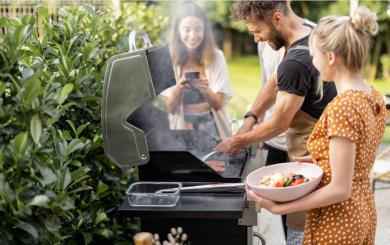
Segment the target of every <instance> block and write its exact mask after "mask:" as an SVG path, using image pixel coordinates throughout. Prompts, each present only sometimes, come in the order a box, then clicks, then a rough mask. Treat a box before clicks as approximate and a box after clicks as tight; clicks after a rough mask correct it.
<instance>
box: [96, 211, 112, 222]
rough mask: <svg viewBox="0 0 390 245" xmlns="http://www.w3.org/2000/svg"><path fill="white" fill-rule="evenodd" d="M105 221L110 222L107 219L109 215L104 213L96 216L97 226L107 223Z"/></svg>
mask: <svg viewBox="0 0 390 245" xmlns="http://www.w3.org/2000/svg"><path fill="white" fill-rule="evenodd" d="M105 220H109V219H108V217H107V214H106V213H104V212H101V213H99V214H98V215H97V216H96V219H95V225H98V224H99V223H100V222H102V221H105Z"/></svg>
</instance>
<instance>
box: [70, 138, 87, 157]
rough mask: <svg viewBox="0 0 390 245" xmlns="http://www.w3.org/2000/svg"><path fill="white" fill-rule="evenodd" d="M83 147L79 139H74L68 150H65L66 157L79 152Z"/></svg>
mask: <svg viewBox="0 0 390 245" xmlns="http://www.w3.org/2000/svg"><path fill="white" fill-rule="evenodd" d="M83 147H84V143H83V142H82V140H80V139H74V140H72V141H71V142H70V143H69V146H68V148H67V149H66V155H67V156H69V155H70V154H71V153H73V152H74V151H76V150H79V149H81V148H83Z"/></svg>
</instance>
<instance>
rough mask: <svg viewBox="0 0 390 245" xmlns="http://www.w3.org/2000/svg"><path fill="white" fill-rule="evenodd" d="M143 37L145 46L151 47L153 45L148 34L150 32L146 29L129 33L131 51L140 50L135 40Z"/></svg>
mask: <svg viewBox="0 0 390 245" xmlns="http://www.w3.org/2000/svg"><path fill="white" fill-rule="evenodd" d="M141 37H142V39H143V40H144V48H151V47H152V46H153V45H152V42H151V41H150V38H149V36H148V33H147V32H146V31H144V30H138V31H132V32H130V34H129V52H134V51H137V50H138V49H137V45H136V44H135V41H136V39H137V38H141Z"/></svg>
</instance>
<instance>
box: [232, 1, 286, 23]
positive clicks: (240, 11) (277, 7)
mask: <svg viewBox="0 0 390 245" xmlns="http://www.w3.org/2000/svg"><path fill="white" fill-rule="evenodd" d="M276 11H280V12H282V13H283V14H287V13H288V8H287V3H286V1H270V0H240V1H238V2H237V3H236V4H235V5H233V6H232V8H231V9H230V17H231V18H232V19H233V20H237V21H245V22H255V21H265V20H267V19H268V17H270V16H271V15H272V14H273V13H275V12H276Z"/></svg>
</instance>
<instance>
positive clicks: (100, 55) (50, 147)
mask: <svg viewBox="0 0 390 245" xmlns="http://www.w3.org/2000/svg"><path fill="white" fill-rule="evenodd" d="M125 7H126V8H125V10H126V11H124V14H122V15H121V16H120V17H119V18H114V17H113V16H111V15H110V14H109V12H101V11H95V10H94V9H93V8H92V7H88V6H85V7H79V8H67V9H61V10H60V11H59V16H60V21H59V23H56V22H53V21H51V20H49V16H48V10H47V8H46V7H44V6H39V7H38V8H37V12H38V15H39V21H37V20H36V19H35V18H34V17H33V16H30V15H27V16H25V17H24V18H23V19H21V20H18V19H11V18H0V27H5V28H7V30H8V32H7V33H6V34H5V35H4V36H2V37H0V244H89V243H94V244H97V243H104V244H107V243H114V244H119V243H122V242H123V243H124V244H128V243H129V242H130V241H131V235H132V233H133V232H134V230H135V229H137V228H138V226H137V222H136V220H134V219H121V220H118V219H117V218H116V217H115V209H116V207H118V206H119V205H120V203H121V201H122V200H123V195H124V190H125V188H126V187H127V186H128V185H129V182H131V181H134V179H135V177H136V171H135V170H134V169H127V170H124V169H120V168H118V167H117V166H116V165H114V164H113V163H112V162H110V161H109V160H108V159H107V158H106V157H105V155H104V152H103V144H102V134H101V129H100V103H101V94H102V87H103V77H104V72H105V65H106V61H107V60H108V58H109V57H111V56H112V55H113V54H117V53H120V52H125V51H127V43H126V40H127V35H128V33H129V32H130V31H131V30H135V29H139V28H145V29H146V30H147V31H150V33H151V38H152V40H154V41H156V38H157V37H158V36H159V34H160V32H161V31H162V30H163V29H164V28H165V26H166V24H167V18H166V17H163V16H158V14H156V12H157V10H156V7H155V6H151V7H147V6H146V5H145V4H136V3H133V4H128V5H127V6H125ZM152 13H153V14H152ZM134 16H136V18H137V19H140V20H142V23H145V22H148V20H149V19H151V18H153V21H152V20H151V21H152V22H151V23H153V24H150V25H147V26H144V27H141V26H139V25H140V23H141V22H139V23H137V22H136V21H135V20H134V18H135V17H134ZM156 18H157V19H158V20H159V21H157V22H156V21H155V19H156ZM38 25H39V26H40V27H41V28H43V32H44V34H45V35H44V36H43V37H39V36H38V28H37V26H38Z"/></svg>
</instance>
